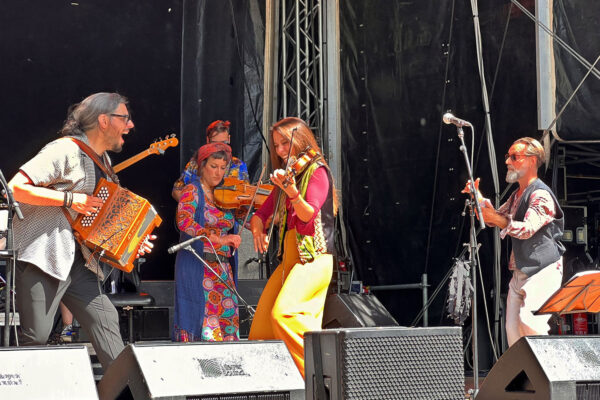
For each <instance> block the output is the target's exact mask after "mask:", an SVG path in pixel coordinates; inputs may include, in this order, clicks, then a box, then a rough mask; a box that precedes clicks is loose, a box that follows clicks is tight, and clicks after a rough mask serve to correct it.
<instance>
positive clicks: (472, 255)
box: [456, 124, 485, 397]
mask: <svg viewBox="0 0 600 400" xmlns="http://www.w3.org/2000/svg"><path fill="white" fill-rule="evenodd" d="M468 126H469V127H470V128H471V133H473V126H472V125H470V124H469V125H468ZM456 130H457V132H458V138H459V139H460V143H461V145H460V148H459V149H460V151H461V152H462V153H463V155H464V158H465V165H466V166H467V172H468V173H469V183H470V184H469V189H470V191H471V199H470V200H467V204H468V206H469V216H470V220H471V226H470V228H469V244H468V247H469V258H468V260H467V261H466V263H467V264H468V265H469V266H470V267H471V281H472V285H473V297H472V300H471V348H472V350H473V385H474V386H473V396H474V397H475V396H477V393H478V392H479V350H478V347H477V267H478V266H477V259H478V257H477V252H478V251H479V244H478V243H477V229H476V224H475V212H476V213H477V216H478V217H479V225H480V228H481V229H485V222H484V220H483V214H481V206H480V205H479V195H478V194H477V189H476V188H475V180H474V179H473V169H472V167H471V161H470V159H469V155H468V153H467V146H465V140H464V137H465V133H464V132H463V129H462V127H461V126H457V128H456ZM473 203H474V204H475V207H473Z"/></svg>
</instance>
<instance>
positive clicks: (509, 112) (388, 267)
mask: <svg viewBox="0 0 600 400" xmlns="http://www.w3.org/2000/svg"><path fill="white" fill-rule="evenodd" d="M340 7H341V10H340V12H341V29H342V33H341V38H342V39H341V40H342V49H341V50H342V51H341V57H342V59H341V62H342V77H341V78H342V125H343V126H342V129H343V132H344V134H343V136H342V141H343V182H342V192H343V195H344V204H343V205H344V207H345V217H346V221H345V223H346V226H347V229H348V237H349V243H350V247H351V250H352V253H353V256H354V261H355V268H356V270H357V273H358V276H359V277H360V278H361V279H362V280H363V281H364V283H365V284H367V285H383V284H385V285H390V284H406V283H417V282H420V281H421V274H423V273H427V274H428V276H429V282H430V285H431V286H432V287H431V288H430V289H429V293H430V294H431V292H432V291H433V289H434V288H435V287H436V286H437V285H438V284H440V282H441V281H442V278H443V277H444V275H445V274H446V272H447V271H448V269H449V268H450V267H451V265H452V263H453V257H456V256H457V255H458V254H459V253H460V252H461V251H462V249H463V242H466V241H468V240H467V236H466V233H467V229H468V224H469V223H468V220H467V219H466V218H465V217H463V216H462V215H461V211H462V210H463V207H464V200H465V197H464V195H461V194H460V191H461V189H462V188H463V187H464V185H465V182H466V178H467V173H466V168H465V166H464V161H463V159H462V154H461V153H460V152H459V149H458V146H459V142H458V139H457V137H456V131H455V129H454V127H453V126H446V125H442V122H441V117H442V115H443V114H444V113H445V112H447V111H451V112H453V113H454V114H455V115H457V116H458V117H460V118H464V119H467V120H469V121H471V122H472V123H473V124H474V125H475V127H476V129H475V135H474V136H475V158H476V167H475V176H478V177H481V179H482V183H481V188H482V191H483V193H484V194H486V195H488V196H490V197H492V196H493V185H492V178H491V169H490V163H489V161H488V154H487V148H486V146H485V144H486V143H485V139H484V136H483V121H484V114H483V108H482V100H481V82H480V78H479V75H478V71H477V60H476V54H475V39H474V33H473V19H472V12H471V7H470V4H469V3H468V2H463V1H453V0H442V1H436V2H405V1H388V2H381V1H363V0H354V1H346V2H342V3H340ZM479 12H480V13H479V17H480V24H481V30H482V36H483V38H482V41H483V44H482V46H483V58H484V60H483V61H484V64H485V67H486V76H485V79H486V82H487V87H488V90H489V91H490V93H491V100H490V106H491V117H492V128H493V132H494V141H495V146H496V152H497V154H498V160H497V162H498V166H499V175H500V181H501V190H502V189H504V187H505V186H506V184H505V183H503V182H504V179H503V178H504V174H505V172H506V169H505V168H504V157H503V155H504V154H505V153H506V150H507V149H508V147H509V145H510V143H511V142H512V141H513V140H514V139H516V138H518V137H521V136H536V135H537V134H538V132H537V127H536V124H537V122H536V121H537V115H536V71H535V63H536V61H535V30H534V28H535V26H534V23H533V22H532V21H530V20H529V19H527V18H526V17H525V16H524V15H523V14H522V13H521V12H518V10H517V11H515V9H513V8H512V7H511V5H510V1H499V0H495V1H491V2H485V4H480V8H479ZM507 23H508V29H507V30H506V32H507V34H506V37H505V40H504V47H502V42H503V38H504V32H505V28H506V27H507ZM501 48H502V54H501ZM500 56H501V58H500ZM498 61H500V63H499V64H498ZM497 65H498V66H499V68H498V69H496V67H497ZM496 70H497V71H498V73H497V74H496V73H495V72H496ZM466 141H467V146H468V147H469V152H471V148H470V143H471V134H470V132H469V131H468V130H467V135H466ZM479 239H480V241H482V243H483V247H482V250H481V253H482V268H483V273H484V276H485V279H486V294H489V291H490V290H491V288H492V287H491V284H492V283H491V277H492V257H491V255H492V243H491V240H490V239H491V230H486V231H484V232H483V233H482V234H481V235H480V237H479ZM504 268H505V266H504ZM503 289H505V285H503ZM445 293H446V290H445V289H444V290H443V291H442V292H441V295H440V296H438V298H437V300H436V302H435V303H434V304H433V305H432V307H431V308H430V324H434V325H435V324H440V323H441V324H450V322H449V321H447V320H445V319H444V314H445V313H444V311H443V307H444V304H443V301H444V297H445ZM377 294H378V295H379V297H380V298H381V299H382V301H383V302H384V304H385V305H386V307H387V308H388V309H389V310H391V312H392V313H393V315H394V316H396V318H398V320H399V322H400V324H403V325H408V324H410V323H411V322H412V321H413V319H414V318H415V316H416V314H417V313H418V311H419V310H420V308H421V306H422V301H421V293H420V291H417V290H403V291H386V292H377Z"/></svg>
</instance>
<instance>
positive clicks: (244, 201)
mask: <svg viewBox="0 0 600 400" xmlns="http://www.w3.org/2000/svg"><path fill="white" fill-rule="evenodd" d="M273 187H274V186H273V185H269V184H260V185H250V184H249V183H247V182H246V181H243V180H241V179H238V178H233V177H227V178H225V179H224V181H223V184H222V185H220V186H218V187H216V188H215V190H214V196H215V203H217V206H219V207H221V208H226V209H235V208H239V207H240V206H249V205H250V203H251V202H252V198H254V194H255V193H256V198H255V199H254V207H256V208H259V207H260V206H261V205H262V204H263V203H264V202H265V200H267V197H269V194H271V191H272V190H273Z"/></svg>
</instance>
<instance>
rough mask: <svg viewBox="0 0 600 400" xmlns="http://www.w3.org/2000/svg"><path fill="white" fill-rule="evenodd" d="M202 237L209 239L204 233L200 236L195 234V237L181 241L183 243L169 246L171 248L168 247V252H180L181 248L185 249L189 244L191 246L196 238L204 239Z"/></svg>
mask: <svg viewBox="0 0 600 400" xmlns="http://www.w3.org/2000/svg"><path fill="white" fill-rule="evenodd" d="M202 238H205V239H207V240H208V238H207V237H206V236H204V235H200V236H194V237H193V238H191V239H188V240H186V241H185V242H181V243H179V244H176V245H174V246H171V247H169V248H168V249H167V252H168V253H169V254H173V253H176V252H178V251H179V250H181V249H183V248H184V247H187V246H189V245H190V244H192V243H194V242H195V241H196V240H198V239H202Z"/></svg>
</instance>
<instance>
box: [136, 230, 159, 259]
mask: <svg viewBox="0 0 600 400" xmlns="http://www.w3.org/2000/svg"><path fill="white" fill-rule="evenodd" d="M151 240H156V235H146V238H145V239H144V241H143V242H142V245H141V246H140V249H139V250H138V253H137V256H136V257H135V258H139V257H141V256H143V255H144V254H146V253H150V252H151V251H152V248H153V247H154V243H152V242H150V241H151Z"/></svg>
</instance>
